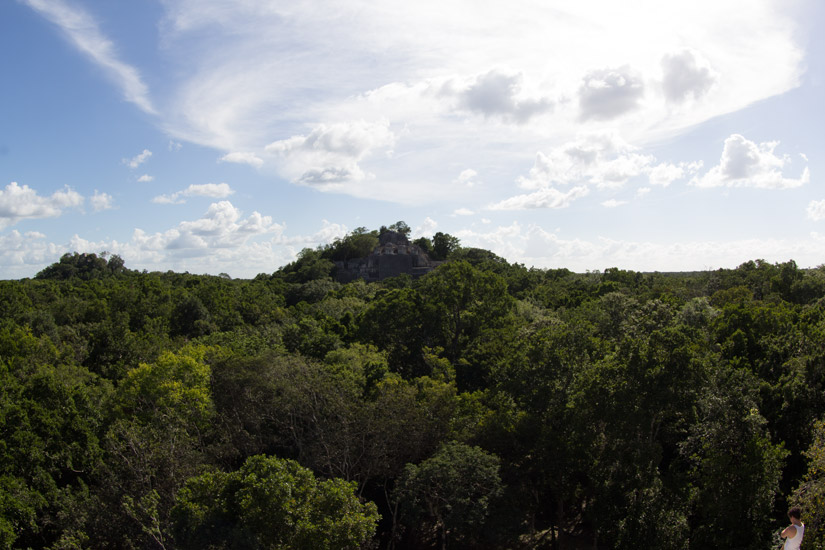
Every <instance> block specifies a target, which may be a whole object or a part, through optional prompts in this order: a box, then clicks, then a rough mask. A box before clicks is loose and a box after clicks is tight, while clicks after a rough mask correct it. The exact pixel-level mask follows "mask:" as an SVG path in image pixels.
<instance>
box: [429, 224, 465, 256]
mask: <svg viewBox="0 0 825 550" xmlns="http://www.w3.org/2000/svg"><path fill="white" fill-rule="evenodd" d="M460 245H461V242H460V241H459V240H458V238H457V237H453V236H452V235H450V234H449V233H442V232H441V231H439V232H438V233H436V234H435V235H433V255H432V258H433V260H446V259H447V258H448V257H449V256H450V254H451V253H452V252H453V251H454V250H457V249H458V247H459V246H460Z"/></svg>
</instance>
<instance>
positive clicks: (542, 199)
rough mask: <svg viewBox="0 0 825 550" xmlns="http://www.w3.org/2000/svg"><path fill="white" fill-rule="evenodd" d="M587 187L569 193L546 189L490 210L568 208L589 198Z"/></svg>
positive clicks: (508, 201)
mask: <svg viewBox="0 0 825 550" xmlns="http://www.w3.org/2000/svg"><path fill="white" fill-rule="evenodd" d="M588 193H589V190H588V189H587V187H573V188H572V189H570V190H569V191H567V192H562V191H559V190H558V189H556V188H554V187H545V188H543V189H539V190H538V191H536V192H534V193H527V194H524V195H516V196H515V197H510V198H509V199H505V200H503V201H500V202H497V203H495V204H492V205H490V206H489V207H488V210H528V209H533V208H567V207H568V206H570V204H571V203H572V202H573V201H574V200H576V199H578V198H581V197H585V196H587V195H588Z"/></svg>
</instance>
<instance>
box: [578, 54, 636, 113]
mask: <svg viewBox="0 0 825 550" xmlns="http://www.w3.org/2000/svg"><path fill="white" fill-rule="evenodd" d="M644 93H645V86H644V81H643V80H642V77H641V75H640V74H639V73H638V72H637V71H634V70H633V69H631V68H630V67H629V66H627V65H625V66H623V67H619V68H617V69H599V70H596V71H592V72H590V73H588V74H587V75H586V76H585V77H584V82H583V83H582V85H581V87H580V88H579V108H580V109H581V115H580V116H581V119H582V120H589V119H593V120H611V119H614V118H617V117H619V116H621V115H623V114H625V113H628V112H630V111H632V110H634V109H637V108H638V107H639V106H640V102H641V100H642V97H643V96H644Z"/></svg>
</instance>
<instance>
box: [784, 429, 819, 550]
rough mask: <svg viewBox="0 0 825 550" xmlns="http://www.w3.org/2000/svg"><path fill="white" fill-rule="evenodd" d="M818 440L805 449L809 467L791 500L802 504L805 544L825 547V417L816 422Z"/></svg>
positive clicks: (808, 546) (814, 547)
mask: <svg viewBox="0 0 825 550" xmlns="http://www.w3.org/2000/svg"><path fill="white" fill-rule="evenodd" d="M813 429H814V440H813V443H811V446H810V447H809V448H808V450H807V451H806V452H805V458H807V462H808V471H807V472H806V473H805V475H804V477H803V478H802V480H801V482H800V483H799V486H798V487H797V488H796V489H795V490H794V492H793V494H792V495H791V498H790V501H791V504H794V505H797V506H799V507H801V508H802V520H803V523H804V524H805V539H804V542H805V548H811V549H815V550H822V549H823V548H825V529H823V526H825V421H823V420H818V421H816V422H815V423H814V427H813Z"/></svg>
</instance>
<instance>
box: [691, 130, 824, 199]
mask: <svg viewBox="0 0 825 550" xmlns="http://www.w3.org/2000/svg"><path fill="white" fill-rule="evenodd" d="M778 145H779V142H778V141H770V142H765V143H759V144H757V143H754V142H753V141H750V140H748V139H746V138H745V137H744V136H742V135H739V134H733V135H731V136H730V137H728V138H727V139H726V140H725V147H724V149H723V151H722V158H721V159H720V161H719V164H718V165H716V166H714V167H713V168H711V169H710V170H708V172H707V173H706V174H705V175H703V176H701V177H696V178H694V179H693V180H692V181H691V183H692V184H693V185H696V186H698V187H756V188H760V189H789V188H793V187H799V186H801V185H804V184H806V183H808V182H809V181H810V178H811V176H810V172H809V170H808V167H807V166H806V167H805V168H804V170H803V171H802V174H801V175H800V177H799V178H796V179H794V178H786V177H785V176H783V175H782V170H783V168H785V165H786V164H790V162H791V161H790V157H788V156H787V155H784V156H781V157H780V156H777V155H776V154H774V150H775V149H776V147H777V146H778Z"/></svg>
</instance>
